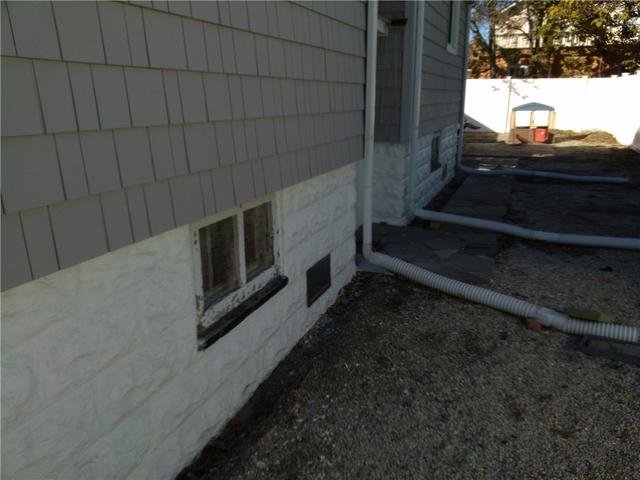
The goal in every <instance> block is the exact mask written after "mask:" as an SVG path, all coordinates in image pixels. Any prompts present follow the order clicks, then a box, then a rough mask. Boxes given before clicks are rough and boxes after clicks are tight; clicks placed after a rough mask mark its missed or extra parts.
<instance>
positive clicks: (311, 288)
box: [307, 254, 331, 307]
mask: <svg viewBox="0 0 640 480" xmlns="http://www.w3.org/2000/svg"><path fill="white" fill-rule="evenodd" d="M330 287H331V254H329V255H327V256H326V257H324V258H323V259H321V260H319V261H318V262H317V263H316V264H314V265H313V266H312V267H311V268H310V269H309V270H307V307H310V306H311V305H313V302H315V301H316V300H317V299H318V298H320V296H321V295H322V294H323V293H324V292H326V291H327V290H329V288H330Z"/></svg>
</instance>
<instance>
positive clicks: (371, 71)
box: [362, 0, 640, 343]
mask: <svg viewBox="0 0 640 480" xmlns="http://www.w3.org/2000/svg"><path fill="white" fill-rule="evenodd" d="M367 10H368V18H367V76H366V82H367V84H366V112H365V157H364V172H363V173H364V188H363V191H364V198H363V215H362V218H363V225H362V237H363V238H362V239H363V241H362V244H363V245H362V252H363V255H364V257H365V258H366V259H367V260H368V261H370V262H371V263H373V264H376V265H379V266H381V267H384V268H386V269H388V270H390V271H392V272H395V273H397V274H399V275H403V276H405V277H407V278H409V279H411V280H413V281H415V282H418V283H421V284H423V285H426V286H428V287H431V288H435V289H438V290H441V291H443V292H445V293H448V294H451V295H455V296H458V297H461V298H464V299H467V300H471V301H474V302H478V303H482V304H484V305H487V306H490V307H493V308H496V309H498V310H502V311H505V312H508V313H511V314H513V315H518V316H522V317H525V318H536V319H537V320H538V321H540V323H542V324H543V325H545V326H548V327H554V328H556V329H558V330H562V331H564V332H568V333H576V334H587V335H594V336H599V337H606V338H612V339H616V340H621V341H627V342H635V343H640V328H637V327H632V326H627V325H615V324H605V323H594V322H584V321H579V320H574V319H571V318H569V317H567V316H566V315H564V314H562V313H559V312H556V311H554V310H551V309H548V308H545V307H541V306H538V305H534V304H531V303H528V302H525V301H523V300H519V299H517V298H513V297H510V296H508V295H503V294H501V293H498V292H493V291H491V290H487V289H485V288H480V287H477V286H475V285H469V284H466V283H463V282H460V281H458V280H453V279H450V278H447V277H443V276H441V275H438V274H436V273H433V272H430V271H428V270H425V269H423V268H420V267H417V266H415V265H412V264H410V263H407V262H405V261H403V260H400V259H398V258H394V257H391V256H389V255H385V254H381V253H377V252H373V251H372V249H371V238H372V236H371V233H372V232H371V200H372V188H371V184H372V176H373V140H374V138H373V132H374V122H375V92H376V49H377V20H378V4H377V2H376V1H375V0H373V1H371V0H370V1H369V2H368V6H367ZM461 127H462V125H461Z"/></svg>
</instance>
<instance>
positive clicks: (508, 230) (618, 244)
mask: <svg viewBox="0 0 640 480" xmlns="http://www.w3.org/2000/svg"><path fill="white" fill-rule="evenodd" d="M414 215H415V216H416V217H418V218H422V219H423V220H431V221H435V222H442V223H453V224H455V225H463V226H465V227H471V228H479V229H482V230H491V231H492V232H498V233H505V234H507V235H513V236H514V237H521V238H528V239H530V240H539V241H541V242H551V243H562V244H564V245H579V246H583V247H604V248H623V249H629V250H640V238H620V237H603V236H599V235H577V234H573V233H555V232H543V231H540V230H530V229H528V228H522V227H518V226H516V225H510V224H508V223H501V222H494V221H491V220H483V219H480V218H473V217H465V216H463V215H454V214H452V213H445V212H434V211H433V210H423V209H421V208H418V209H416V210H415V211H414Z"/></svg>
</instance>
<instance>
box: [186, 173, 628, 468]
mask: <svg viewBox="0 0 640 480" xmlns="http://www.w3.org/2000/svg"><path fill="white" fill-rule="evenodd" d="M524 186H525V187H526V184H524ZM570 188H571V189H579V188H583V187H579V186H573V187H570ZM587 188H588V187H587ZM556 193H557V194H558V195H560V197H561V198H560V201H563V202H564V203H563V204H562V205H563V206H562V208H563V209H565V211H568V212H571V211H572V208H577V207H575V206H572V204H571V198H572V195H573V194H572V193H571V190H570V189H569V190H568V189H565V190H564V193H562V190H561V189H559V190H558V192H556ZM600 193H601V194H602V195H605V196H606V192H600ZM563 195H564V197H563ZM627 199H628V200H629V201H630V202H632V203H633V202H636V201H640V192H638V191H637V190H635V191H634V190H633V189H630V190H629V195H628V198H627ZM512 202H513V205H512V207H513V211H514V212H515V213H516V215H515V216H516V217H517V216H518V215H520V217H521V213H522V211H526V210H527V208H526V207H527V205H528V206H529V207H528V208H529V210H531V211H533V210H535V204H536V198H535V191H532V190H531V189H530V188H522V189H520V190H519V189H518V188H517V186H516V187H514V196H513V198H512ZM518 212H520V213H518ZM536 215H537V216H536V217H535V218H536V222H537V224H538V225H537V226H538V227H543V226H544V218H543V216H541V214H540V212H538V213H537V214H536ZM554 218H555V217H554ZM566 218H567V220H566V221H565V226H566V227H567V228H570V227H571V226H572V225H571V224H570V223H569V222H572V221H574V222H577V223H576V224H575V225H574V226H575V227H576V228H579V227H580V228H584V229H585V230H588V231H585V233H597V231H596V232H594V229H595V230H597V229H598V228H604V229H606V232H605V233H606V234H610V235H615V234H616V231H621V232H628V230H629V225H628V222H627V221H626V220H625V218H624V217H623V216H620V215H613V216H611V218H610V221H611V223H610V224H606V225H602V224H601V223H600V224H599V225H593V224H592V223H591V224H589V225H585V224H583V223H580V222H582V221H583V220H585V219H584V218H583V217H580V216H575V215H574V216H570V215H569V216H567V217H566ZM607 218H608V217H607ZM590 221H591V220H590ZM615 222H620V225H618V226H616V224H615ZM490 282H491V288H494V289H496V290H499V291H502V292H505V293H510V294H513V295H515V296H518V297H520V298H524V299H527V300H529V301H532V302H539V303H541V304H544V305H546V306H549V307H552V308H557V309H563V308H566V307H579V308H589V309H595V310H598V311H601V312H606V313H607V314H608V315H609V316H610V317H611V318H612V319H613V320H615V321H623V322H627V323H633V324H640V252H630V251H617V250H605V249H579V248H572V247H565V246H554V245H543V244H536V243H533V242H524V241H514V240H512V239H504V243H503V247H502V250H501V252H500V253H499V254H498V256H497V257H496V263H495V268H494V271H493V274H492V277H491V280H490ZM576 344H577V341H576V338H574V337H570V336H567V335H564V334H561V333H559V332H551V331H543V332H534V331H532V330H529V329H527V328H526V326H525V324H524V322H523V321H522V320H519V319H517V318H515V317H512V316H509V315H506V314H502V313H500V312H497V311H494V310H491V309H489V308H487V307H483V306H479V305H475V304H471V303H469V302H465V301H462V300H459V299H456V298H452V297H448V296H446V295H443V294H440V293H439V292H436V291H433V290H429V289H427V288H423V287H421V286H418V285H416V284H413V283H411V282H409V281H405V280H403V279H401V278H399V277H396V276H393V275H386V274H385V275H374V276H364V275H362V274H360V275H359V276H358V277H357V278H356V280H355V281H354V282H353V284H352V285H350V286H349V288H347V289H346V293H345V296H344V297H343V299H342V300H341V302H339V303H338V304H337V305H336V306H334V308H333V309H332V310H331V311H330V312H329V313H328V314H327V315H325V316H324V317H323V318H322V319H321V320H320V321H319V322H318V324H317V325H316V326H315V327H314V328H313V329H312V330H311V332H310V333H309V334H308V335H307V336H306V337H305V338H304V339H303V341H302V342H301V343H300V344H299V345H298V346H297V347H296V348H295V349H294V351H293V352H292V353H291V354H290V355H289V357H287V359H285V361H284V362H283V363H282V364H281V365H280V366H279V367H278V368H277V369H276V371H275V372H274V374H273V375H272V377H271V378H270V379H268V380H267V381H266V382H265V384H263V386H262V387H261V388H260V389H259V392H258V394H257V395H256V396H255V397H254V400H252V402H251V403H250V404H249V406H248V407H247V408H245V409H244V410H243V412H241V414H240V415H239V416H238V417H237V418H236V419H235V420H234V421H233V422H231V424H230V426H229V427H228V428H227V430H226V431H225V433H224V434H223V435H222V436H221V437H219V438H218V439H217V440H214V441H213V442H212V443H211V445H210V446H209V447H208V448H207V449H205V450H204V451H203V453H202V454H201V456H200V458H199V459H198V460H196V461H195V462H194V464H193V465H191V466H190V467H189V468H188V469H186V470H185V471H184V472H183V473H182V474H181V476H180V479H181V480H186V479H189V480H193V479H214V478H215V479H219V478H231V479H241V478H265V479H294V478H318V479H325V478H326V479H343V478H367V479H390V478H420V479H424V478H434V479H448V478H469V479H483V478H491V479H493V478H518V479H523V478H579V479H638V478H640V368H638V367H637V366H633V365H631V364H627V363H622V362H619V361H614V360H609V359H606V358H598V357H589V356H587V355H585V354H583V353H581V352H580V351H579V350H578V349H577V348H576Z"/></svg>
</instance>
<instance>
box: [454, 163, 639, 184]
mask: <svg viewBox="0 0 640 480" xmlns="http://www.w3.org/2000/svg"><path fill="white" fill-rule="evenodd" d="M458 167H459V168H460V170H462V171H463V172H467V173H471V174H473V175H482V176H486V177H491V176H496V175H513V176H518V177H539V178H555V179H557V180H567V181H569V182H578V183H613V184H625V183H629V178H627V177H603V176H598V175H571V174H568V173H556V172H543V171H538V170H525V169H521V168H497V169H495V170H478V169H476V168H473V167H469V166H467V165H464V164H463V163H462V162H460V163H459V164H458Z"/></svg>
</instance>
